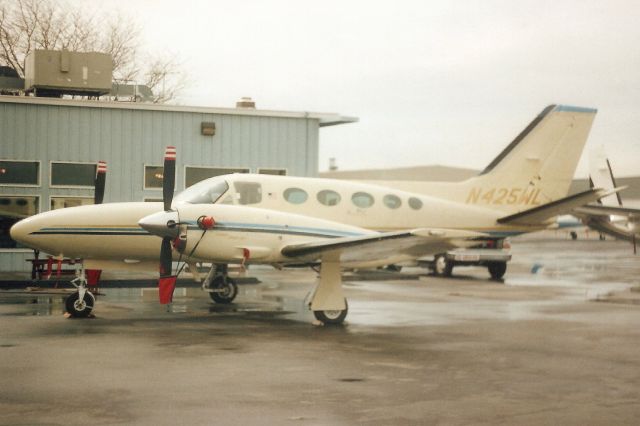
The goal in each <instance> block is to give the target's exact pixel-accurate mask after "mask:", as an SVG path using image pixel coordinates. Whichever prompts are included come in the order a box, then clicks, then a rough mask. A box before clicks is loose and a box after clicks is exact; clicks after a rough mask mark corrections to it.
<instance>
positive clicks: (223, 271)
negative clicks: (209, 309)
mask: <svg viewBox="0 0 640 426" xmlns="http://www.w3.org/2000/svg"><path fill="white" fill-rule="evenodd" d="M202 289H203V290H204V291H207V292H209V297H210V298H211V300H213V301H214V302H216V303H222V304H229V303H231V302H233V299H235V298H236V296H237V295H238V285H237V284H236V282H235V280H233V279H232V278H229V270H228V265H225V264H221V265H212V266H211V269H210V270H209V273H208V274H207V277H206V278H205V279H204V281H203V282H202Z"/></svg>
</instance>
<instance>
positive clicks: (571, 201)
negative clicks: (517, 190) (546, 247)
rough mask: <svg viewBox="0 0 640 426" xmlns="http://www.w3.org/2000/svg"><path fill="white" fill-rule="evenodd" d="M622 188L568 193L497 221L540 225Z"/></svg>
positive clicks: (593, 189)
mask: <svg viewBox="0 0 640 426" xmlns="http://www.w3.org/2000/svg"><path fill="white" fill-rule="evenodd" d="M621 189H624V188H615V189H613V190H612V191H606V190H604V189H600V188H592V189H589V190H587V191H584V192H580V193H577V194H574V195H570V196H568V197H565V198H561V199H559V200H556V201H552V202H550V203H547V204H543V205H541V206H538V207H534V208H532V209H528V210H524V211H521V212H519V213H516V214H512V215H509V216H504V217H501V218H500V219H498V223H502V224H514V225H540V224H542V223H544V222H545V221H546V220H548V219H551V218H553V217H556V216H559V215H562V214H569V213H571V212H572V211H573V210H574V209H576V208H578V207H580V206H584V205H585V204H588V203H590V202H593V201H596V200H597V199H599V198H601V197H605V196H607V195H609V194H611V193H613V192H617V191H620V190H621Z"/></svg>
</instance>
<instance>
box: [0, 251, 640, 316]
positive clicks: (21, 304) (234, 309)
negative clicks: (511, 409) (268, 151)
mask: <svg viewBox="0 0 640 426" xmlns="http://www.w3.org/2000/svg"><path fill="white" fill-rule="evenodd" d="M594 245H597V246H598V247H597V250H594ZM541 246H542V247H544V250H542V249H541ZM638 272H640V262H639V260H638V257H637V256H634V255H633V254H632V252H631V250H630V248H629V247H628V244H626V243H624V242H615V241H604V242H603V241H595V242H594V241H589V242H574V241H562V240H559V241H558V240H553V241H546V242H544V243H541V242H539V241H526V240H525V241H522V242H520V243H515V244H513V261H512V262H511V263H510V265H509V270H508V272H507V275H506V278H505V280H504V282H499V283H496V282H493V281H490V280H489V279H488V274H487V272H486V270H485V269H483V268H456V269H454V276H453V278H451V279H441V278H435V277H432V276H429V275H426V271H425V270H423V269H419V268H405V269H404V271H403V273H404V274H415V276H420V279H419V280H405V279H399V277H398V279H395V280H394V279H391V280H389V279H385V280H382V281H380V280H363V279H362V277H358V276H357V274H356V277H357V279H355V280H354V281H349V277H353V276H354V275H351V274H346V275H345V283H344V287H345V291H346V292H347V296H348V298H349V304H350V312H349V317H348V322H349V324H350V325H351V326H358V325H362V326H378V325H384V326H407V325H436V324H447V323H451V322H461V321H473V320H474V319H476V318H494V319H496V320H499V319H503V320H521V319H532V318H536V317H537V316H539V315H542V313H543V312H544V311H545V310H546V309H553V308H556V307H558V306H562V305H566V304H568V303H576V302H582V301H585V300H597V299H601V298H603V297H606V296H608V295H610V294H612V293H615V292H620V291H624V290H627V289H629V288H630V287H632V286H634V285H637V284H638V280H639V279H638V276H639V275H640V274H639V273H638ZM251 273H252V275H255V276H256V277H257V278H258V279H259V280H260V283H259V284H248V285H241V286H240V287H239V295H238V297H237V299H236V301H235V303H233V304H231V305H219V304H214V303H212V302H211V301H210V299H209V297H208V294H207V293H205V292H203V291H201V290H200V289H198V288H178V289H176V293H175V295H174V303H173V304H171V305H169V306H168V307H166V306H161V305H159V304H158V303H157V290H156V289H154V288H117V289H116V288H107V287H103V288H101V293H102V294H103V295H101V296H99V297H98V300H97V305H96V309H95V311H94V312H95V314H96V315H97V316H104V317H110V316H114V315H115V316H120V315H128V316H131V317H141V316H145V315H155V314H167V313H171V314H174V315H181V314H189V315H199V316H210V317H213V318H219V317H240V318H252V319H264V320H270V319H280V320H291V321H298V322H306V323H309V322H311V321H312V319H313V318H312V314H311V313H310V312H309V310H308V309H307V298H308V296H309V293H310V291H311V290H312V288H313V283H314V280H315V276H316V274H315V272H313V271H311V270H306V269H293V270H285V271H277V270H274V269H271V268H269V267H253V268H251ZM374 276H375V275H374ZM367 278H368V276H367ZM64 297H65V295H64V294H60V293H57V294H41V293H37V294H28V293H25V292H21V291H5V292H2V293H0V316H20V315H23V316H26V315H31V316H46V315H62V314H63V313H64V303H63V301H64ZM107 311H108V312H107Z"/></svg>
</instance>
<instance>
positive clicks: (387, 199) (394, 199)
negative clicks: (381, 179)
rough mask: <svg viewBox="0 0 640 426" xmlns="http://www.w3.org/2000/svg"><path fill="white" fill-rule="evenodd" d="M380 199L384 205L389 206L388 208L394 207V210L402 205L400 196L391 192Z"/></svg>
mask: <svg viewBox="0 0 640 426" xmlns="http://www.w3.org/2000/svg"><path fill="white" fill-rule="evenodd" d="M382 201H383V202H384V205H385V206H387V207H389V208H390V209H394V210H395V209H397V208H398V207H400V206H401V205H402V201H401V200H400V197H398V196H397V195H393V194H387V195H385V196H384V198H383V199H382Z"/></svg>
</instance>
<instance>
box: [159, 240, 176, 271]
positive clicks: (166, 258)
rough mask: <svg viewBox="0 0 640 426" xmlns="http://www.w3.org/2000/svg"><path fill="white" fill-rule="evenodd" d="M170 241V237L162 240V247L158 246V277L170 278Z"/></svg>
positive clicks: (171, 256) (171, 257) (171, 258)
mask: <svg viewBox="0 0 640 426" xmlns="http://www.w3.org/2000/svg"><path fill="white" fill-rule="evenodd" d="M171 241H172V239H171V237H164V238H163V239H162V246H160V277H168V276H171V269H172V265H171V263H172V261H173V254H172V247H171Z"/></svg>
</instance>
